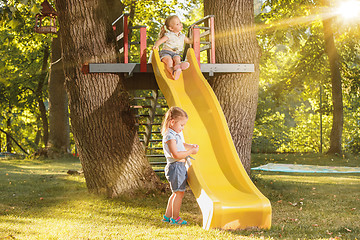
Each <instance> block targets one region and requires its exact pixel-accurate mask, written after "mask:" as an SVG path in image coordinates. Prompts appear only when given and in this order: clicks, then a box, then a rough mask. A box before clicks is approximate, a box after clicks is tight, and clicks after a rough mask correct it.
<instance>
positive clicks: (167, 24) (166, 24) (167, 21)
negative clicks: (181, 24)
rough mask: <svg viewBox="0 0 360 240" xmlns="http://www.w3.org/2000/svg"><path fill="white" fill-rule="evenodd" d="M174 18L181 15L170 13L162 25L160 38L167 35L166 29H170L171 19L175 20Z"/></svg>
mask: <svg viewBox="0 0 360 240" xmlns="http://www.w3.org/2000/svg"><path fill="white" fill-rule="evenodd" d="M174 18H179V17H178V16H176V15H170V16H168V17H167V18H166V19H165V24H164V25H162V27H161V28H160V33H159V38H162V37H163V36H164V35H165V33H166V31H167V30H169V27H170V23H171V20H173V19H174Z"/></svg>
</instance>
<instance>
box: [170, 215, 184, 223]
mask: <svg viewBox="0 0 360 240" xmlns="http://www.w3.org/2000/svg"><path fill="white" fill-rule="evenodd" d="M181 220H182V219H181V217H179V218H178V219H177V220H175V219H173V218H170V221H171V222H170V224H176V225H186V224H187V221H185V220H182V222H181Z"/></svg>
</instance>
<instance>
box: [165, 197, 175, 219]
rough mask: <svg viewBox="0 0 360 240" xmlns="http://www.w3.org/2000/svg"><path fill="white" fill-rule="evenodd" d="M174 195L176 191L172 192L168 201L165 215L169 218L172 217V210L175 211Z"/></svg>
mask: <svg viewBox="0 0 360 240" xmlns="http://www.w3.org/2000/svg"><path fill="white" fill-rule="evenodd" d="M174 197H175V193H173V194H171V196H170V197H169V200H168V203H167V207H166V211H165V216H166V217H168V218H170V217H172V212H173V207H172V206H173V201H174Z"/></svg>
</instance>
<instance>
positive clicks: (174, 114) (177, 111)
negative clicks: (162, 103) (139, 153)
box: [161, 107, 188, 136]
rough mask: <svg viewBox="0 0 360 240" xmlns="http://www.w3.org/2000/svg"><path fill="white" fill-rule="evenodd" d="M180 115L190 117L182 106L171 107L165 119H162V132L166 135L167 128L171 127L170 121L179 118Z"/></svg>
mask: <svg viewBox="0 0 360 240" xmlns="http://www.w3.org/2000/svg"><path fill="white" fill-rule="evenodd" d="M179 117H185V118H188V115H187V113H186V112H185V111H184V110H182V109H181V108H179V107H171V108H170V109H169V110H168V111H167V112H166V113H165V116H164V119H163V121H162V124H161V134H162V135H163V136H164V135H165V134H166V132H167V130H168V129H169V127H170V126H169V125H170V121H171V120H173V119H175V120H176V119H177V118H179Z"/></svg>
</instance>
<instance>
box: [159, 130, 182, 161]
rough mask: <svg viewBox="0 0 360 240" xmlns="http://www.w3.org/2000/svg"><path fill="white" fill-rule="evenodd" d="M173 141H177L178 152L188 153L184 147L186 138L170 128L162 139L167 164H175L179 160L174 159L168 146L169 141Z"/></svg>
mask: <svg viewBox="0 0 360 240" xmlns="http://www.w3.org/2000/svg"><path fill="white" fill-rule="evenodd" d="M171 139H174V140H175V141H176V148H177V151H178V152H181V151H186V149H185V146H184V136H183V135H182V132H181V133H177V132H175V131H174V130H172V129H171V128H169V129H168V131H167V132H166V134H165V135H164V136H163V139H162V144H163V149H164V155H165V157H166V162H167V163H173V162H176V161H177V159H175V158H173V157H172V155H171V152H170V150H169V146H168V145H167V141H169V140H171Z"/></svg>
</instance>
